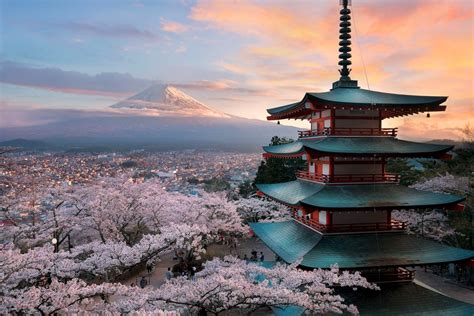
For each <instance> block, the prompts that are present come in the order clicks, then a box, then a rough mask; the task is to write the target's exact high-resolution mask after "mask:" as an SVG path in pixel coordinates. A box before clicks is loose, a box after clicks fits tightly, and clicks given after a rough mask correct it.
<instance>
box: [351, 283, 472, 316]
mask: <svg viewBox="0 0 474 316" xmlns="http://www.w3.org/2000/svg"><path fill="white" fill-rule="evenodd" d="M380 287H381V290H380V291H373V290H366V289H358V290H357V291H350V292H349V293H345V294H344V295H343V296H344V297H345V298H346V300H347V303H350V304H354V305H356V306H357V308H358V309H359V313H360V315H362V316H365V315H367V316H379V315H383V316H396V315H413V316H415V315H417V316H472V315H474V305H471V304H468V303H464V302H461V301H458V300H455V299H453V298H450V297H447V296H444V295H442V294H439V293H436V292H434V291H431V290H429V289H427V288H425V287H423V286H420V285H417V284H416V283H413V282H410V283H405V282H404V283H396V284H393V283H392V284H382V285H380Z"/></svg>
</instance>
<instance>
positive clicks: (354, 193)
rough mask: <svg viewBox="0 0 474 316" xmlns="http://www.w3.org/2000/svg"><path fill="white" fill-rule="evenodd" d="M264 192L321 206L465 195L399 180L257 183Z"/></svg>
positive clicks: (398, 204) (403, 204) (415, 202)
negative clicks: (416, 186) (413, 186)
mask: <svg viewBox="0 0 474 316" xmlns="http://www.w3.org/2000/svg"><path fill="white" fill-rule="evenodd" d="M257 188H258V189H259V190H260V191H261V192H263V193H264V194H265V195H267V196H269V197H271V198H273V199H275V200H278V201H280V202H283V203H285V204H290V205H298V204H307V205H311V206H314V207H317V208H320V209H335V210H337V209H371V208H384V207H390V208H417V207H435V206H445V205H452V204H456V203H459V202H462V201H463V200H464V198H463V197H461V196H457V195H451V194H444V193H434V192H428V191H420V190H416V189H411V188H407V187H405V186H401V185H398V184H386V183H381V184H359V185H357V184H352V185H325V184H319V183H314V182H310V181H304V180H295V181H290V182H282V183H274V184H257Z"/></svg>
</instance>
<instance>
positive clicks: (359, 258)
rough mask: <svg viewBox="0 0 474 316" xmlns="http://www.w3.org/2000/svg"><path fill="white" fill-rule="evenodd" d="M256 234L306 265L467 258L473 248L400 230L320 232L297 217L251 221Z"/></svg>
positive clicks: (344, 265)
mask: <svg viewBox="0 0 474 316" xmlns="http://www.w3.org/2000/svg"><path fill="white" fill-rule="evenodd" d="M250 226H251V228H252V230H253V231H254V232H255V234H256V235H257V236H258V237H259V238H260V239H261V240H262V241H263V242H264V243H265V244H266V245H267V246H268V247H269V248H270V249H271V250H272V251H273V252H275V253H276V254H277V255H278V256H279V257H280V258H282V259H283V260H284V261H285V262H287V263H293V262H295V261H296V260H298V259H300V258H303V260H302V262H301V266H303V267H306V268H312V269H314V268H323V269H327V268H330V267H331V265H333V264H334V263H337V264H338V266H339V267H340V268H343V269H361V268H373V267H406V266H417V265H429V264H440V263H448V262H458V261H465V260H469V259H470V258H473V257H474V251H471V250H465V249H460V248H454V247H449V246H446V245H443V244H441V243H438V242H435V241H432V240H427V239H424V238H418V237H415V236H413V235H408V234H405V233H399V232H387V233H377V234H336V235H323V234H320V233H318V232H317V231H315V230H313V229H311V228H309V227H307V226H305V225H303V224H300V223H298V222H297V221H293V220H291V221H286V222H275V223H251V224H250Z"/></svg>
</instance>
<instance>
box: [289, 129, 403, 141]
mask: <svg viewBox="0 0 474 316" xmlns="http://www.w3.org/2000/svg"><path fill="white" fill-rule="evenodd" d="M397 131H398V128H330V127H327V128H324V129H322V130H302V131H298V136H299V138H306V137H315V136H393V137H395V136H397Z"/></svg>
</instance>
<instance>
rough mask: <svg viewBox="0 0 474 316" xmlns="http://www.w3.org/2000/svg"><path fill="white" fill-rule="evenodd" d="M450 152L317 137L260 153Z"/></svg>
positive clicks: (382, 140)
mask: <svg viewBox="0 0 474 316" xmlns="http://www.w3.org/2000/svg"><path fill="white" fill-rule="evenodd" d="M452 148H453V146H451V145H437V144H427V143H417V142H411V141H406V140H400V139H397V138H393V137H370V136H369V137H365V136H362V137H339V136H330V137H318V138H311V139H300V140H297V141H295V142H292V143H288V144H282V145H274V146H264V147H263V150H264V151H265V152H266V153H268V154H270V155H274V156H278V155H282V156H285V155H295V154H303V153H304V152H305V151H310V152H315V153H318V154H319V156H321V155H332V154H334V155H338V156H342V155H346V156H368V155H370V156H373V155H380V156H390V157H439V156H441V155H443V154H444V153H446V152H448V151H450V150H451V149H452Z"/></svg>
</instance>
